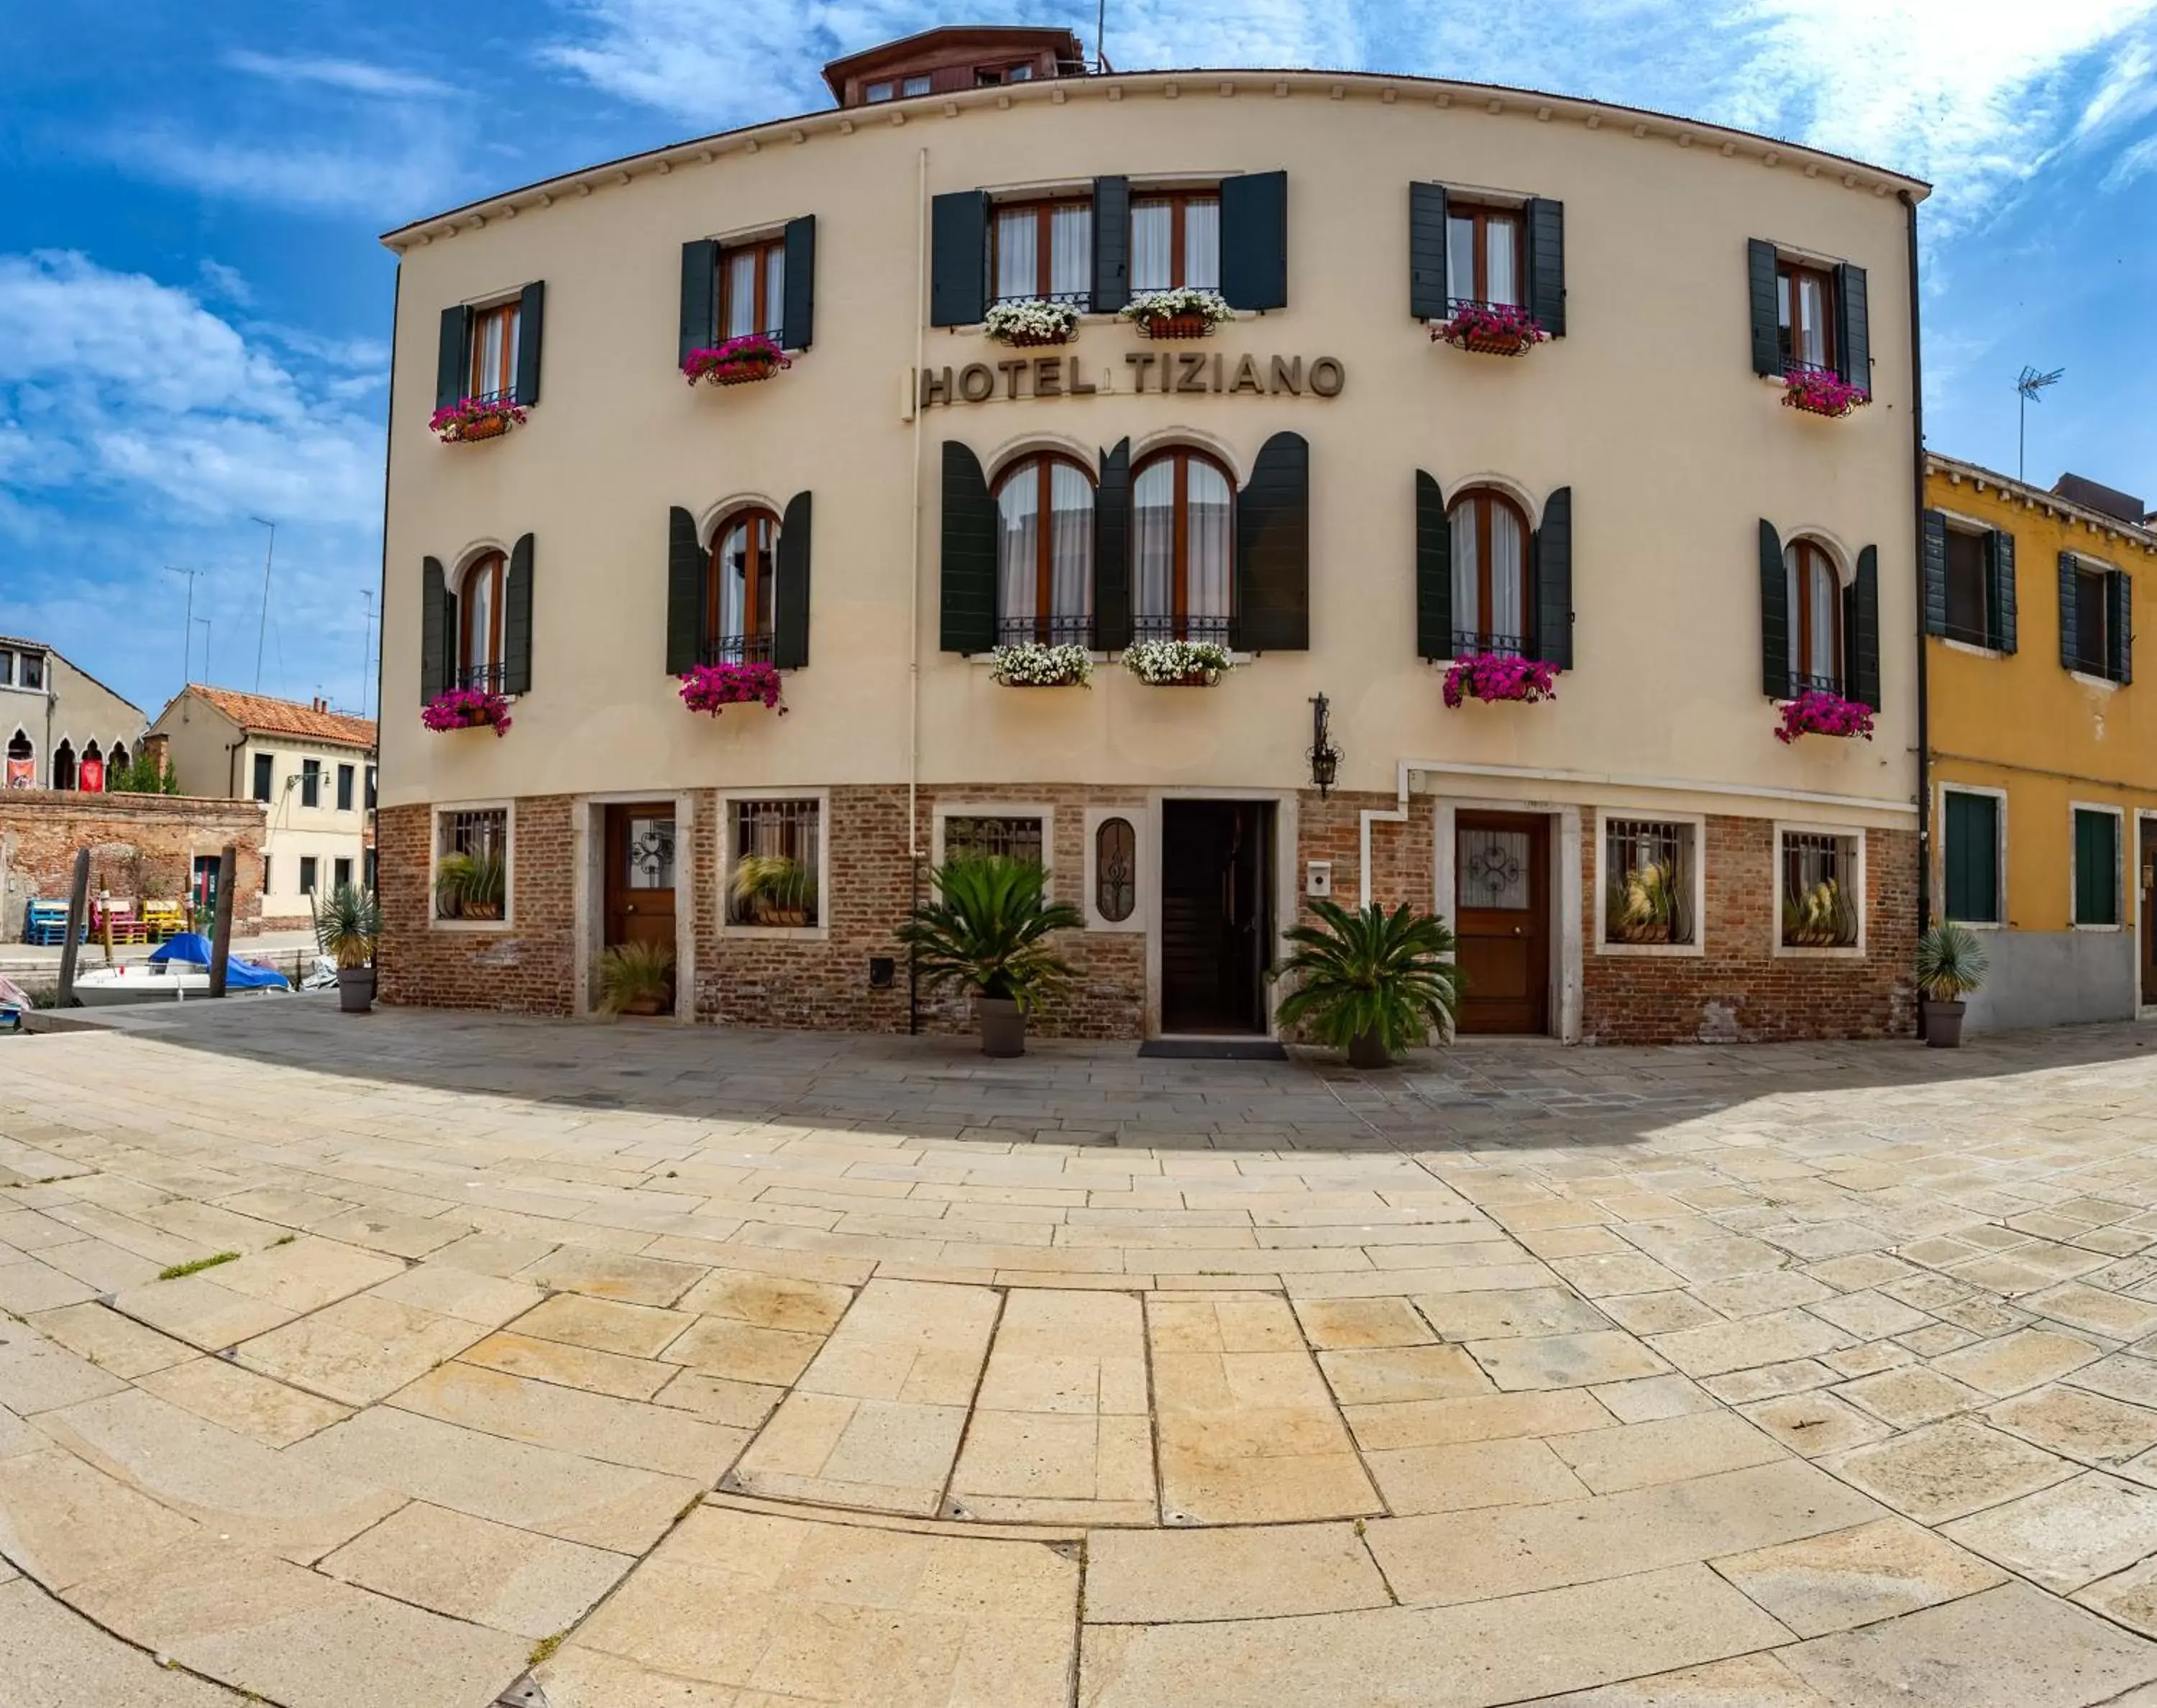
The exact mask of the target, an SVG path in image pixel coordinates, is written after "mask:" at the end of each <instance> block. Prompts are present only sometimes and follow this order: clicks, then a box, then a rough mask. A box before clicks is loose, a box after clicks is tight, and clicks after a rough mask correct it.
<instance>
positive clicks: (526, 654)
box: [502, 534, 532, 694]
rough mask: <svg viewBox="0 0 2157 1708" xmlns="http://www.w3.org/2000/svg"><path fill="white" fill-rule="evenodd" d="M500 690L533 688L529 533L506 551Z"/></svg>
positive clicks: (510, 691)
mask: <svg viewBox="0 0 2157 1708" xmlns="http://www.w3.org/2000/svg"><path fill="white" fill-rule="evenodd" d="M502 692H504V693H505V694H528V693H530V692H532V536H531V535H530V534H525V535H523V536H522V537H520V538H518V540H517V543H516V544H515V545H514V546H512V547H511V548H510V551H509V574H508V576H507V578H506V579H504V581H503V583H502Z"/></svg>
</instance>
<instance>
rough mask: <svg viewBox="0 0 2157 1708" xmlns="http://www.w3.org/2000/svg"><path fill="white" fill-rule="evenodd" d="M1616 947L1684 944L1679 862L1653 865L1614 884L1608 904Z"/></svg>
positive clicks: (1626, 874)
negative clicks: (1624, 944) (1619, 944)
mask: <svg viewBox="0 0 2157 1708" xmlns="http://www.w3.org/2000/svg"><path fill="white" fill-rule="evenodd" d="M1604 912H1605V916H1606V918H1608V920H1609V937H1610V940H1611V941H1612V942H1614V943H1649V944H1656V943H1683V942H1684V941H1686V930H1685V926H1684V923H1683V903H1682V902H1681V900H1680V898H1679V893H1678V876H1677V867H1676V864H1675V862H1667V861H1649V862H1645V863H1643V864H1641V865H1639V866H1636V867H1634V868H1633V869H1632V870H1631V871H1629V872H1621V873H1620V874H1619V876H1618V877H1615V878H1614V879H1613V880H1612V881H1611V884H1610V891H1609V895H1608V897H1607V898H1605V900H1604Z"/></svg>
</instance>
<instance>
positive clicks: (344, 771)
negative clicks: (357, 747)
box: [337, 765, 356, 812]
mask: <svg viewBox="0 0 2157 1708" xmlns="http://www.w3.org/2000/svg"><path fill="white" fill-rule="evenodd" d="M355 780H356V778H355V774H354V772H353V768H352V767H351V766H350V765H339V766H338V767H337V810H338V811H339V812H350V811H351V810H352V789H353V782H354V781H355Z"/></svg>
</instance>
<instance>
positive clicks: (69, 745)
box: [52, 741, 75, 789]
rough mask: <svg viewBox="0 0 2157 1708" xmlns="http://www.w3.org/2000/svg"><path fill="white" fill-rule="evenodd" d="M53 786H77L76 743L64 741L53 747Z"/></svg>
mask: <svg viewBox="0 0 2157 1708" xmlns="http://www.w3.org/2000/svg"><path fill="white" fill-rule="evenodd" d="M52 786H53V787H54V788H55V789H72V788H74V787H75V743H73V742H67V741H64V742H62V743H60V744H59V746H58V747H56V748H54V749H53V775H52Z"/></svg>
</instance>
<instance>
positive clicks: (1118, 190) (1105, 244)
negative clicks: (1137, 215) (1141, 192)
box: [1094, 177, 1131, 314]
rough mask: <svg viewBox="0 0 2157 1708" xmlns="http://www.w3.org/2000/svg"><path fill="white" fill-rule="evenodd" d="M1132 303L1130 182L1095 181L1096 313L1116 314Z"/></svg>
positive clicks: (1111, 179) (1102, 179) (1120, 180)
mask: <svg viewBox="0 0 2157 1708" xmlns="http://www.w3.org/2000/svg"><path fill="white" fill-rule="evenodd" d="M1130 300H1131V181H1130V179H1129V178H1127V177H1097V178H1095V179H1094V313H1096V314H1114V313H1115V311H1117V310H1118V309H1120V308H1121V307H1122V306H1124V305H1125V303H1127V302H1129V301H1130Z"/></svg>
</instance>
